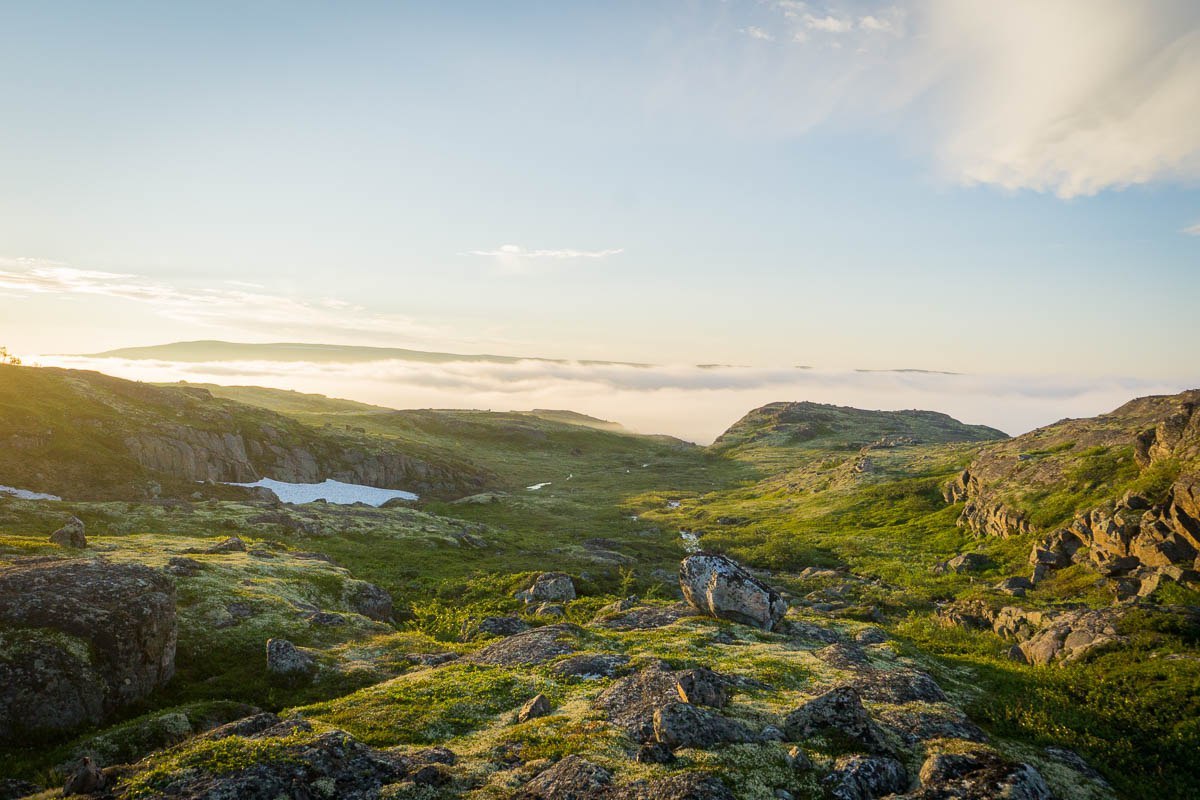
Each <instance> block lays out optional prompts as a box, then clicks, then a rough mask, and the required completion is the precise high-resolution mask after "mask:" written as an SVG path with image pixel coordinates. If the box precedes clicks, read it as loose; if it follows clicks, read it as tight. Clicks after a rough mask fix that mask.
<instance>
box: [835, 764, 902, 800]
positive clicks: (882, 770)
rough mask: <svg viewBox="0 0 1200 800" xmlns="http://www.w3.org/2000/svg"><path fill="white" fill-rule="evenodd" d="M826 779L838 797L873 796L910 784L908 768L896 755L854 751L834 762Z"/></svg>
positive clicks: (858, 799) (847, 799)
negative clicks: (856, 752) (859, 753)
mask: <svg viewBox="0 0 1200 800" xmlns="http://www.w3.org/2000/svg"><path fill="white" fill-rule="evenodd" d="M824 782H825V785H826V787H828V789H829V796H830V797H832V798H835V800H873V798H876V797H886V796H890V795H893V794H895V793H896V792H902V791H904V790H905V789H906V788H908V772H907V770H905V769H904V765H903V764H901V763H900V762H899V761H897V760H896V759H894V758H889V757H887V756H862V755H850V756H842V757H840V758H838V760H837V761H836V762H834V767H833V771H832V772H831V773H830V774H829V775H827V776H826V777H825V781H824Z"/></svg>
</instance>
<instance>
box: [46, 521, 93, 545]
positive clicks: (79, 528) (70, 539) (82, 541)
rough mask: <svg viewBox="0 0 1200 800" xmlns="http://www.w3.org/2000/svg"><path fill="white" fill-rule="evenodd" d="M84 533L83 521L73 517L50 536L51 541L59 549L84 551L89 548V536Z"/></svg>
mask: <svg viewBox="0 0 1200 800" xmlns="http://www.w3.org/2000/svg"><path fill="white" fill-rule="evenodd" d="M83 531H84V528H83V520H81V519H80V518H79V517H71V518H70V519H69V520H67V523H66V524H65V525H63V526H62V527H61V528H59V529H58V530H56V531H55V532H54V533H52V534H50V541H51V542H53V543H54V544H56V545H58V546H59V547H74V548H77V549H79V550H82V549H83V548H85V547H87V536H85V535H84V532H83Z"/></svg>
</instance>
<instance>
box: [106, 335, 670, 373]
mask: <svg viewBox="0 0 1200 800" xmlns="http://www.w3.org/2000/svg"><path fill="white" fill-rule="evenodd" d="M83 357H84V358H128V359H134V360H161V361H183V362H190V363H196V362H203V361H309V362H319V363H326V362H341V363H346V362H354V363H361V362H369V361H391V360H396V361H416V362H421V363H425V364H444V363H449V362H456V361H468V362H477V363H491V364H516V363H518V362H520V361H541V362H545V363H551V364H571V363H576V364H589V365H603V366H614V365H616V366H624V367H647V366H650V365H649V364H638V363H633V362H628V361H597V360H579V361H572V360H569V359H560V358H536V357H528V358H527V357H523V356H498V355H492V354H487V353H479V354H462V353H437V352H429V351H425V350H408V349H405V348H400V347H364V346H359V345H344V344H319V343H311V342H271V343H266V344H252V343H246V342H223V341H218V340H202V341H196V342H173V343H171V344H159V345H150V346H147V347H122V348H119V349H117V350H106V351H105V352H103V353H87V354H83Z"/></svg>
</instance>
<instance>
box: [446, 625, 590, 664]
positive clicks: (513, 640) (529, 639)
mask: <svg viewBox="0 0 1200 800" xmlns="http://www.w3.org/2000/svg"><path fill="white" fill-rule="evenodd" d="M580 633H582V629H581V628H580V627H579V626H578V625H572V624H570V623H560V624H558V625H547V626H545V627H543V628H533V629H532V630H528V631H525V632H524V633H518V634H515V635H513V636H508V637H505V638H504V639H501V640H499V641H498V642H493V643H492V644H489V645H488V646H487V647H485V648H483V649H482V650H480V651H478V652H476V653H473V654H471V655H470V656H467V659H468V660H469V661H473V662H475V663H476V664H496V665H500V666H517V665H522V666H532V665H534V664H544V663H546V662H547V661H550V660H552V659H554V658H557V657H558V656H565V655H570V654H571V653H574V652H575V644H574V643H573V642H572V641H571V640H572V639H574V638H576V637H578V636H579V634H580Z"/></svg>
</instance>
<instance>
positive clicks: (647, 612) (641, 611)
mask: <svg viewBox="0 0 1200 800" xmlns="http://www.w3.org/2000/svg"><path fill="white" fill-rule="evenodd" d="M697 614H698V612H697V611H696V609H694V608H692V607H691V606H689V605H687V604H686V603H676V604H674V605H669V606H645V607H643V608H635V609H632V610H629V611H626V612H625V613H622V614H617V615H616V616H612V617H608V618H606V619H604V620H602V621H601V622H599V623H598V624H599V625H600V626H602V627H605V628H611V629H612V630H618V631H632V630H650V629H652V628H663V627H666V626H667V625H672V624H674V623H676V622H678V621H679V620H681V619H686V618H687V617H695V616H697Z"/></svg>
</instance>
